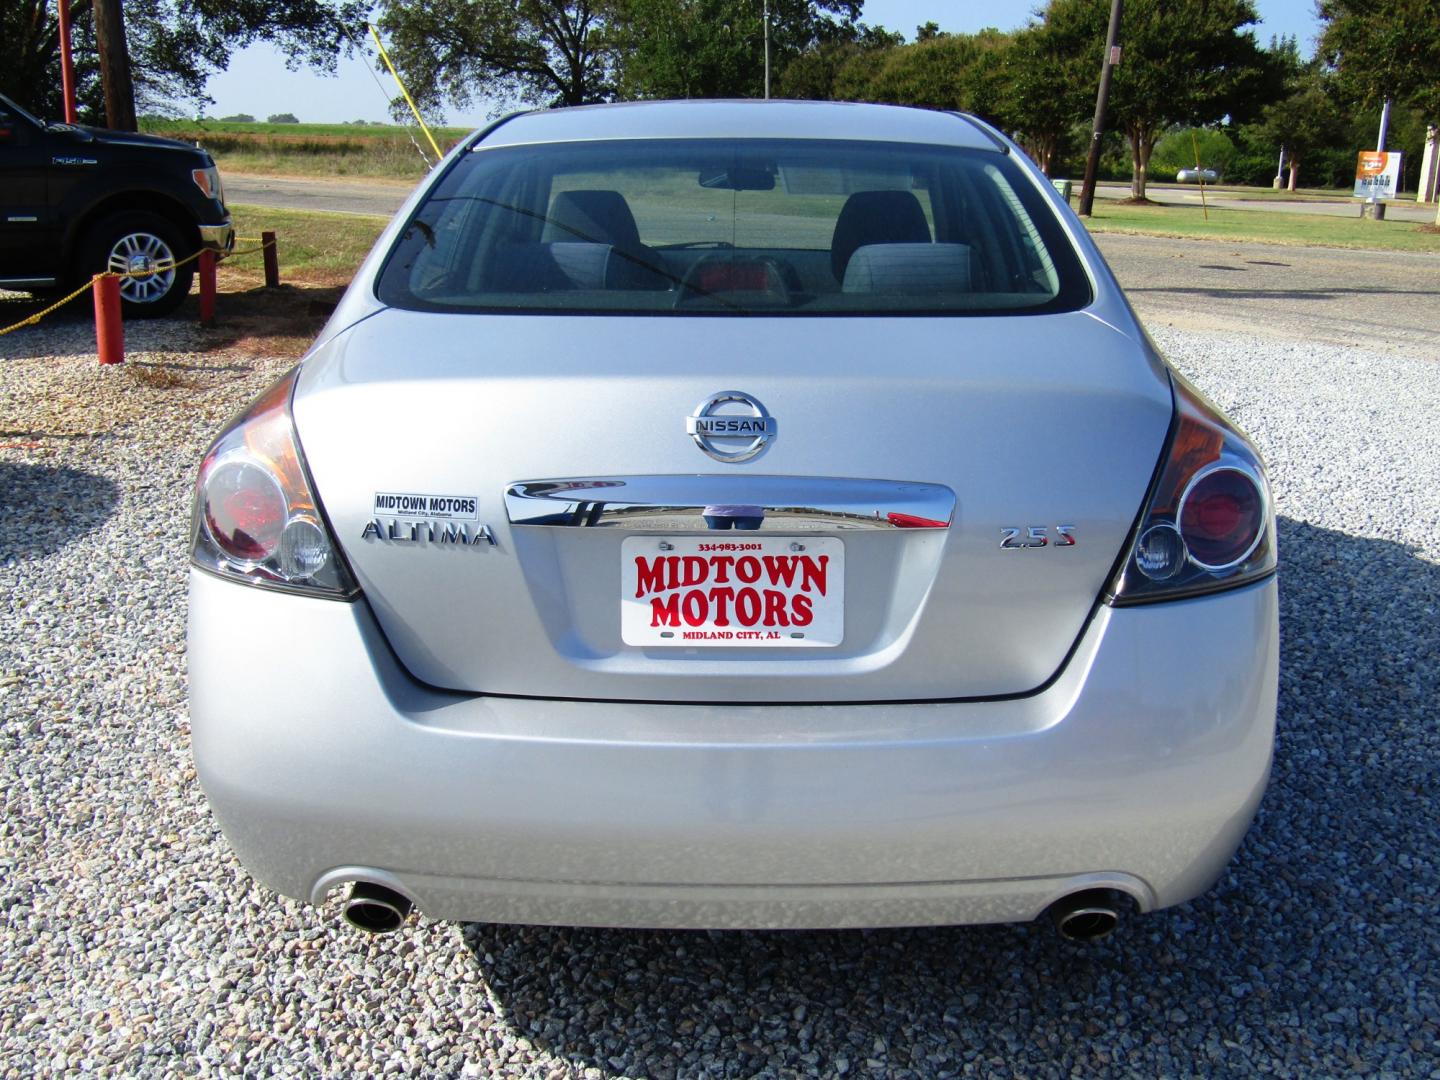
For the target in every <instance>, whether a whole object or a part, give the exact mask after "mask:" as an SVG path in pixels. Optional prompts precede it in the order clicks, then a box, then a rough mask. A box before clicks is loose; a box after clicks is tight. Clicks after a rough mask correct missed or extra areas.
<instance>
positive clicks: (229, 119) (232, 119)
mask: <svg viewBox="0 0 1440 1080" xmlns="http://www.w3.org/2000/svg"><path fill="white" fill-rule="evenodd" d="M220 122H221V123H222V124H253V123H255V117H253V116H251V115H250V114H249V113H248V112H242V113H234V114H232V115H230V116H222V117H220Z"/></svg>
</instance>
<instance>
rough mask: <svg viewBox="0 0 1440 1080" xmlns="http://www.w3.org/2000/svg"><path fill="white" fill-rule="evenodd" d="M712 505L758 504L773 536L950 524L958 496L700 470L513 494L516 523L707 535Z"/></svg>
mask: <svg viewBox="0 0 1440 1080" xmlns="http://www.w3.org/2000/svg"><path fill="white" fill-rule="evenodd" d="M710 507H729V508H735V507H746V508H755V507H758V508H760V509H761V511H762V513H760V514H754V515H748V516H759V517H763V518H764V520H763V521H762V522H761V523H760V531H763V532H771V533H801V532H829V531H832V530H837V529H946V528H949V527H950V522H951V520H952V519H953V517H954V513H955V493H954V492H953V491H951V490H950V489H949V488H948V487H943V486H942V485H940V484H919V483H905V482H898V481H893V480H851V479H843V478H834V477H814V476H750V475H733V476H707V475H699V474H697V475H693V476H597V477H579V478H572V479H562V480H521V481H517V482H515V483H513V484H511V485H510V486H509V487H508V488H507V489H506V491H505V510H506V513H507V514H508V515H509V518H510V523H511V524H512V525H539V526H551V527H561V528H612V529H614V528H618V529H624V530H626V531H629V532H655V531H657V530H660V531H672V530H674V531H699V532H703V531H705V530H706V529H707V528H708V526H707V525H706V522H705V510H706V509H707V508H710ZM729 513H730V514H734V510H733V509H732V510H730V511H729ZM721 516H724V515H721Z"/></svg>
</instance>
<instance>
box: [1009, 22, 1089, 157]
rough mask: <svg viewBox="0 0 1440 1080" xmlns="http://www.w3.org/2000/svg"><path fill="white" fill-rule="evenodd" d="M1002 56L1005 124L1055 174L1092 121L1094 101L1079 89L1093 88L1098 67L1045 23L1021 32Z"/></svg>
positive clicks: (1027, 150) (1029, 151)
mask: <svg viewBox="0 0 1440 1080" xmlns="http://www.w3.org/2000/svg"><path fill="white" fill-rule="evenodd" d="M1001 58H1002V61H1003V65H1004V82H1003V85H1002V90H1001V93H1002V95H1003V98H1002V101H1001V105H1000V114H1001V115H1000V119H1001V121H1002V124H1003V126H1004V127H1005V128H1006V130H1008V131H1010V132H1011V133H1012V134H1013V135H1014V136H1015V137H1016V140H1017V141H1018V142H1019V143H1020V145H1021V146H1023V147H1025V152H1026V153H1028V154H1029V155H1030V156H1031V158H1033V159H1034V161H1035V163H1036V164H1037V165H1039V166H1040V168H1041V170H1042V171H1043V172H1044V173H1045V175H1046V176H1050V175H1051V171H1050V170H1051V169H1053V168H1054V167H1055V164H1056V162H1057V160H1058V159H1059V158H1060V156H1061V155H1062V154H1063V153H1064V152H1065V150H1066V147H1067V143H1068V142H1069V140H1070V138H1071V135H1072V132H1073V130H1074V127H1075V124H1076V123H1079V122H1082V121H1084V120H1086V119H1087V118H1088V115H1089V113H1088V109H1087V107H1088V105H1089V104H1090V98H1089V96H1088V95H1087V94H1085V93H1077V92H1076V88H1077V87H1082V86H1086V85H1087V84H1088V82H1089V79H1090V78H1091V77H1092V75H1093V69H1091V68H1089V67H1088V66H1082V65H1081V63H1080V57H1079V56H1078V55H1077V53H1076V51H1075V50H1073V49H1072V48H1071V47H1070V43H1069V42H1067V41H1066V40H1065V39H1064V38H1063V37H1062V35H1060V34H1058V33H1056V31H1055V29H1054V27H1053V26H1051V25H1050V24H1049V23H1045V22H1042V23H1037V24H1033V25H1031V26H1027V27H1025V28H1024V29H1023V30H1020V31H1018V32H1016V33H1015V34H1014V35H1013V36H1012V37H1011V40H1010V42H1009V45H1008V46H1007V48H1006V49H1005V51H1004V53H1003V54H1002V57H1001Z"/></svg>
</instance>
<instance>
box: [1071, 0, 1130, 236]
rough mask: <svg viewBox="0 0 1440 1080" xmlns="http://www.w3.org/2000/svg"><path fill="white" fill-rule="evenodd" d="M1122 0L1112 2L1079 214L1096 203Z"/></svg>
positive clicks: (1086, 213) (1117, 58) (1116, 53)
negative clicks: (1097, 181) (1097, 179)
mask: <svg viewBox="0 0 1440 1080" xmlns="http://www.w3.org/2000/svg"><path fill="white" fill-rule="evenodd" d="M1121 3H1122V0H1111V2H1110V28H1109V30H1107V31H1106V33H1105V62H1104V64H1102V65H1101V66H1100V91H1099V93H1097V94H1096V95H1095V125H1094V129H1093V131H1092V132H1091V134H1090V154H1089V156H1088V157H1086V159H1085V182H1084V183H1083V184H1082V185H1081V187H1080V214H1081V216H1082V217H1089V216H1090V211H1091V210H1092V209H1093V208H1094V204H1095V173H1096V171H1097V170H1098V169H1099V168H1100V141H1101V139H1102V138H1104V135H1105V105H1106V103H1107V102H1108V101H1109V100H1110V73H1111V71H1112V70H1114V67H1115V64H1116V62H1117V61H1118V60H1119V59H1120V57H1119V55H1118V53H1119V47H1118V46H1117V45H1116V39H1117V38H1118V37H1119V36H1120V8H1121Z"/></svg>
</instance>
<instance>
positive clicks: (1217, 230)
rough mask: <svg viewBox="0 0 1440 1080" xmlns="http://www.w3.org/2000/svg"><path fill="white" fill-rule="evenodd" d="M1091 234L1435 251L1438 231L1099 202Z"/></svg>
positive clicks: (1399, 223)
mask: <svg viewBox="0 0 1440 1080" xmlns="http://www.w3.org/2000/svg"><path fill="white" fill-rule="evenodd" d="M1087 224H1088V225H1089V227H1090V231H1091V232H1121V233H1142V234H1146V235H1151V236H1180V237H1187V238H1190V239H1208V240H1257V241H1263V242H1264V243H1267V244H1298V245H1301V246H1305V247H1341V248H1371V249H1378V250H1382V251H1425V252H1440V233H1434V232H1424V231H1422V226H1421V225H1419V224H1416V223H1414V222H1407V221H1371V220H1369V219H1368V218H1367V219H1364V220H1362V219H1360V218H1359V217H1358V216H1357V217H1331V216H1327V215H1323V214H1281V213H1272V214H1267V213H1263V212H1260V211H1256V210H1211V211H1210V217H1209V220H1208V221H1207V220H1206V219H1205V215H1204V213H1203V211H1202V208H1201V207H1199V206H1193V207H1192V206H1124V205H1117V204H1115V203H1112V202H1108V201H1105V200H1102V199H1097V200H1096V201H1095V213H1094V215H1093V216H1092V217H1091V218H1090V220H1089V221H1088V222H1087Z"/></svg>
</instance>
